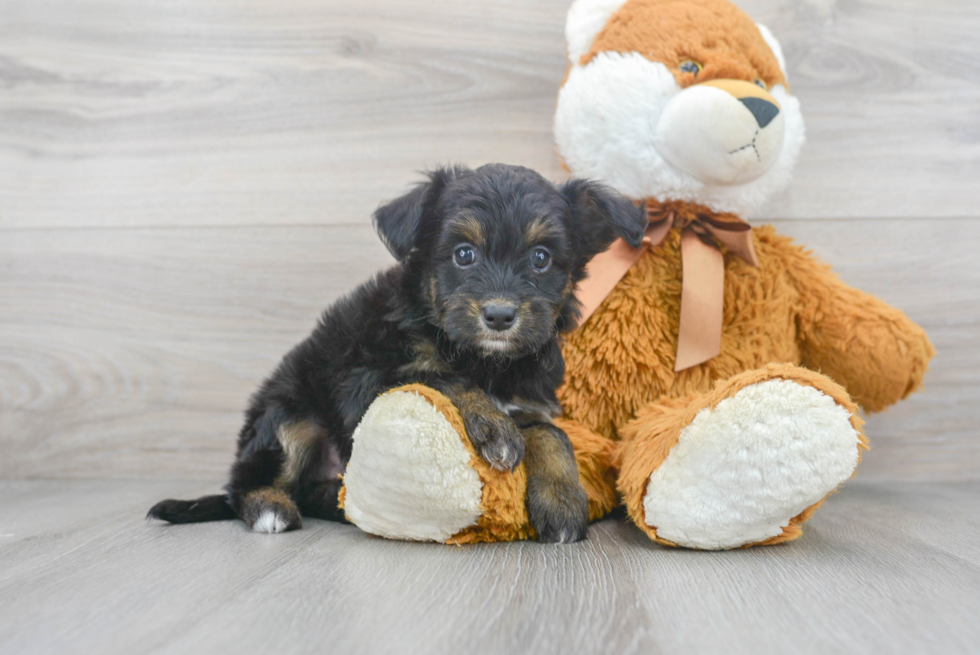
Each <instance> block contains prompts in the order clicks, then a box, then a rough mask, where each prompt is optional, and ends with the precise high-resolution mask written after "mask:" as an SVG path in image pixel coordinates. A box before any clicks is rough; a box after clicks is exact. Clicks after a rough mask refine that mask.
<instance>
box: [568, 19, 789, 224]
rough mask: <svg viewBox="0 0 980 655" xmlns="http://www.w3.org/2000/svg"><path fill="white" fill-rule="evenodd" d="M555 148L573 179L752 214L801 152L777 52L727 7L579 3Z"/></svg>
mask: <svg viewBox="0 0 980 655" xmlns="http://www.w3.org/2000/svg"><path fill="white" fill-rule="evenodd" d="M565 32H566V34H565V35H566V39H567V42H568V57H569V61H570V67H569V70H568V75H567V77H566V80H565V83H564V85H563V86H562V89H561V92H560V94H559V97H558V107H557V111H556V115H555V139H556V142H557V144H558V149H559V152H560V154H561V156H562V157H563V158H564V160H565V163H566V165H567V166H568V168H569V169H570V170H571V171H572V173H573V174H575V175H576V176H582V177H590V178H593V179H597V180H600V181H602V182H605V183H606V184H609V185H610V186H612V187H614V188H616V189H617V190H619V191H620V192H622V193H624V194H626V195H627V196H629V197H631V198H633V199H635V200H641V199H648V198H655V199H658V200H685V201H690V202H696V203H700V204H704V205H707V206H708V207H711V208H712V209H714V210H716V211H726V212H735V213H738V214H742V215H745V214H750V213H751V212H753V211H754V210H755V209H757V208H758V207H759V206H761V205H762V204H763V203H765V202H766V201H767V200H768V199H769V198H770V197H772V196H773V195H774V194H776V193H777V192H778V191H779V190H781V189H782V188H783V186H785V184H786V183H787V182H788V181H789V177H790V173H791V170H792V168H793V165H794V164H795V162H796V158H797V156H798V154H799V151H800V148H801V147H802V145H803V141H804V127H803V117H802V115H801V113H800V105H799V102H798V101H797V99H796V98H794V97H793V96H791V95H790V93H789V89H788V87H787V83H786V65H785V62H784V60H783V54H782V51H781V49H780V47H779V43H778V42H777V41H776V40H775V38H774V37H773V36H772V34H771V33H770V32H769V30H768V29H767V28H766V27H765V26H763V25H758V24H756V23H755V22H753V21H752V19H750V18H749V17H748V16H747V15H746V14H745V13H744V12H742V11H741V10H740V9H738V8H737V7H735V6H734V5H732V4H731V3H730V2H728V1H727V0H575V2H574V3H573V5H572V7H571V9H570V10H569V12H568V21H567V24H566V28H565Z"/></svg>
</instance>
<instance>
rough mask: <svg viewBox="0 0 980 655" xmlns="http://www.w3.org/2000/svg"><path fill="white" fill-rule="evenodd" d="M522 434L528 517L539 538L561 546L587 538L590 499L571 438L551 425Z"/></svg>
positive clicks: (526, 430)
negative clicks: (579, 472)
mask: <svg viewBox="0 0 980 655" xmlns="http://www.w3.org/2000/svg"><path fill="white" fill-rule="evenodd" d="M521 433H522V434H523V435H524V443H525V444H526V450H525V453H524V467H525V470H526V471H527V493H528V496H527V507H528V514H529V515H530V517H531V523H532V524H533V525H534V528H535V530H537V532H538V538H539V539H541V540H543V541H553V542H558V543H566V542H571V541H578V540H579V539H582V538H584V537H585V532H586V530H587V527H588V522H589V499H588V496H587V495H586V493H585V489H584V488H583V487H582V484H581V482H579V475H578V465H577V464H576V462H575V454H574V452H573V451H572V446H571V443H570V442H569V441H568V437H567V436H565V434H564V432H562V431H561V430H559V429H557V428H555V427H553V426H551V425H531V426H528V427H525V428H522V429H521Z"/></svg>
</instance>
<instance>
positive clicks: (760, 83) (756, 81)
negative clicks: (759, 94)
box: [755, 77, 769, 91]
mask: <svg viewBox="0 0 980 655" xmlns="http://www.w3.org/2000/svg"><path fill="white" fill-rule="evenodd" d="M755 84H756V86H758V87H759V88H760V89H762V90H763V91H768V90H769V89H768V87H766V83H765V82H763V81H762V80H760V79H759V78H758V77H757V78H755Z"/></svg>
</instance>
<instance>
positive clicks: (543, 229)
mask: <svg viewBox="0 0 980 655" xmlns="http://www.w3.org/2000/svg"><path fill="white" fill-rule="evenodd" d="M561 234H562V233H561V229H560V228H559V227H558V226H557V225H555V224H554V223H553V222H551V221H549V220H548V219H546V218H535V219H534V220H533V221H531V222H530V223H528V225H527V227H526V228H524V243H526V244H527V245H528V246H534V245H537V244H539V243H541V242H542V241H544V240H545V239H547V238H548V237H560V236H561Z"/></svg>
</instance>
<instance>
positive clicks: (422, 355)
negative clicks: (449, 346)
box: [398, 339, 452, 375]
mask: <svg viewBox="0 0 980 655" xmlns="http://www.w3.org/2000/svg"><path fill="white" fill-rule="evenodd" d="M412 354H413V355H414V359H413V360H412V361H411V362H409V363H408V364H405V365H403V366H400V367H399V368H398V372H399V373H400V374H403V375H411V374H413V373H448V372H450V371H451V370H452V369H451V368H450V367H449V364H447V363H446V362H444V361H443V360H442V357H440V356H439V349H438V348H436V344H435V343H433V342H432V341H429V340H428V339H417V340H415V341H413V342H412Z"/></svg>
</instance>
